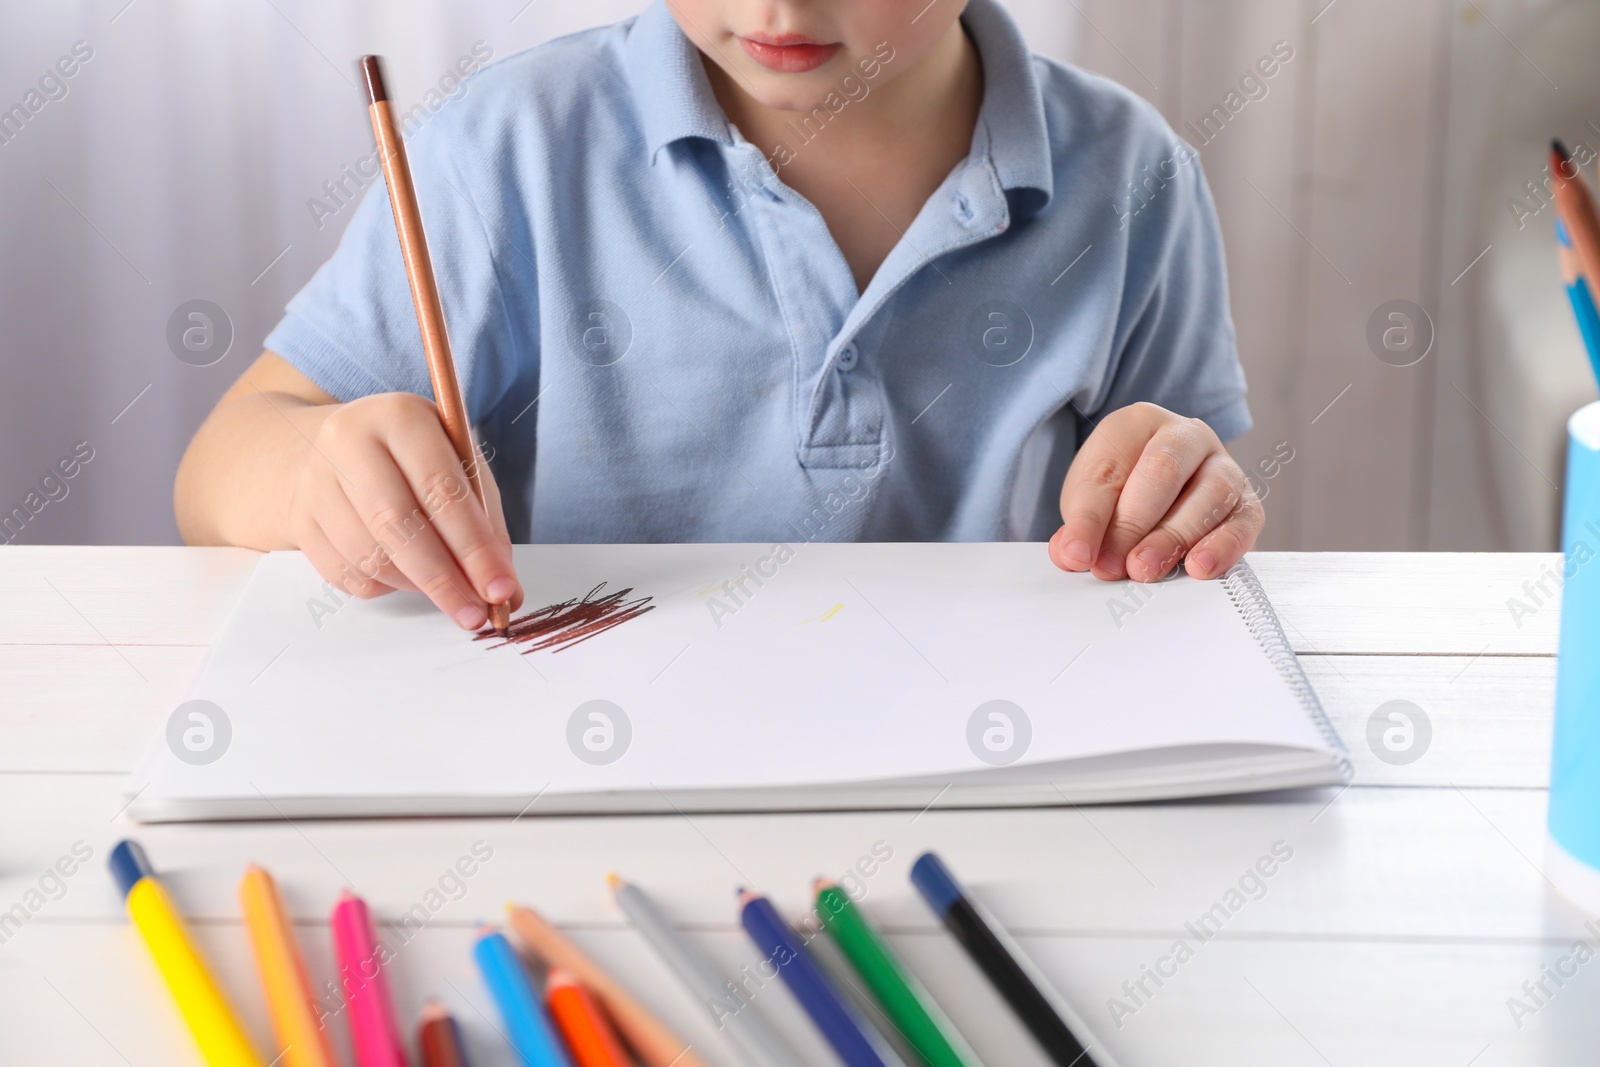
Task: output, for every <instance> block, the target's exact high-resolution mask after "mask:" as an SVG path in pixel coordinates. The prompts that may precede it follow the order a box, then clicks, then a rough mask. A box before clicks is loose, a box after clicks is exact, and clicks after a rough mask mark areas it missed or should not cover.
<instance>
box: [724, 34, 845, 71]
mask: <svg viewBox="0 0 1600 1067" xmlns="http://www.w3.org/2000/svg"><path fill="white" fill-rule="evenodd" d="M739 44H740V45H742V46H743V47H744V50H745V52H746V54H748V55H749V56H750V58H751V59H753V60H755V61H756V62H757V63H760V64H761V65H762V66H763V67H766V68H767V69H768V70H776V71H780V72H782V73H784V74H804V73H805V72H806V71H808V70H816V69H817V68H818V67H820V66H822V65H823V64H824V63H826V62H827V61H828V60H830V59H832V58H833V57H834V56H835V55H836V54H838V51H839V49H840V48H841V47H843V46H842V45H840V44H837V43H835V44H823V43H822V42H820V41H814V40H812V39H811V38H809V37H805V36H802V35H801V34H798V33H785V34H776V35H774V34H751V35H750V36H747V37H740V38H739Z"/></svg>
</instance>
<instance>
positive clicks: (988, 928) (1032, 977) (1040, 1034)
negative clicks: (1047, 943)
mask: <svg viewBox="0 0 1600 1067" xmlns="http://www.w3.org/2000/svg"><path fill="white" fill-rule="evenodd" d="M911 882H912V884H913V885H915V886H916V887H917V891H918V892H920V893H921V894H922V899H923V900H925V901H927V902H928V907H930V908H932V909H933V912H934V914H935V915H937V916H939V918H940V919H941V920H943V922H944V925H945V928H946V929H948V930H949V931H950V932H951V933H952V934H954V935H955V939H956V940H957V941H959V942H961V947H962V948H964V949H966V950H967V955H968V956H970V957H972V962H973V963H976V964H977V965H978V969H979V970H980V971H982V972H983V975H984V977H985V978H987V979H989V984H990V985H992V986H994V987H995V989H996V990H997V991H998V992H999V993H1000V995H1001V996H1002V997H1004V998H1005V1000H1006V1003H1007V1004H1009V1005H1011V1010H1012V1011H1014V1012H1016V1014H1017V1017H1018V1018H1019V1019H1021V1020H1022V1024H1023V1025H1024V1026H1026V1027H1027V1028H1028V1032H1029V1033H1031V1034H1032V1035H1033V1039H1034V1040H1035V1041H1037V1042H1039V1044H1040V1046H1041V1047H1042V1048H1043V1049H1044V1051H1045V1053H1046V1054H1047V1055H1049V1057H1050V1060H1051V1062H1053V1063H1057V1064H1060V1065H1061V1067H1094V1059H1093V1058H1092V1057H1091V1056H1090V1055H1089V1053H1088V1050H1087V1049H1086V1048H1085V1047H1084V1045H1083V1044H1082V1042H1081V1041H1080V1040H1079V1038H1078V1037H1077V1035H1075V1034H1074V1033H1073V1032H1072V1028H1071V1027H1070V1026H1069V1025H1068V1024H1067V1021H1066V1020H1065V1019H1063V1018H1062V1015H1063V1014H1066V1015H1069V1016H1072V1021H1073V1022H1074V1023H1076V1024H1077V1026H1078V1030H1079V1033H1083V1034H1085V1036H1087V1030H1086V1029H1085V1028H1084V1026H1083V1023H1082V1021H1081V1020H1079V1019H1078V1018H1077V1017H1076V1016H1075V1015H1073V1013H1072V1009H1071V1008H1068V1007H1067V1006H1066V1005H1065V1004H1061V1003H1059V998H1057V999H1055V1000H1053V999H1052V997H1051V994H1049V993H1047V992H1046V990H1048V989H1049V988H1050V985H1049V983H1048V982H1047V981H1045V978H1044V976H1043V975H1041V974H1039V972H1038V971H1037V969H1035V968H1034V967H1033V965H1032V964H1031V963H1029V962H1028V960H1027V958H1026V957H1024V956H1023V955H1022V952H1021V950H1020V949H1018V948H1017V946H1016V942H1014V941H1012V940H1011V935H1009V934H1007V933H1006V931H1005V928H1004V927H1002V926H1001V925H1000V924H999V923H998V922H996V921H995V920H994V919H993V918H992V917H991V916H989V915H988V913H987V912H985V911H984V909H983V908H982V907H980V906H979V905H978V904H977V903H976V902H975V901H973V900H970V899H968V897H967V894H966V890H964V889H962V888H961V884H960V883H959V882H957V881H956V879H955V875H953V874H951V873H950V870H949V868H947V867H946V866H945V865H944V863H943V861H941V860H940V859H939V857H938V856H936V855H934V854H933V853H932V852H924V853H923V854H922V855H921V856H920V857H918V858H917V862H916V863H914V864H912V865H911Z"/></svg>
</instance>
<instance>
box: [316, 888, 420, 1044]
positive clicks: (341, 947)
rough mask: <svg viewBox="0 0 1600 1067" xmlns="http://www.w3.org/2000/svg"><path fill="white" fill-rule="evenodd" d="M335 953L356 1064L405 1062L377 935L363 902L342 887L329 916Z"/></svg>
mask: <svg viewBox="0 0 1600 1067" xmlns="http://www.w3.org/2000/svg"><path fill="white" fill-rule="evenodd" d="M328 926H329V927H330V928H331V930H332V932H333V951H334V956H335V957H336V958H337V959H338V961H339V977H340V985H341V986H343V988H344V999H345V1010H346V1011H347V1012H348V1014H349V1016H350V1040H351V1044H352V1045H354V1047H355V1052H356V1063H357V1065H358V1067H406V1053H405V1047H404V1046H403V1045H402V1044H401V1043H400V1028H399V1026H398V1025H396V1023H395V1018H394V1007H393V1005H392V1004H391V1003H390V1001H389V983H388V981H387V980H386V979H385V978H384V976H383V960H382V958H381V955H382V954H381V953H380V951H379V949H378V939H377V937H376V936H374V934H373V931H372V915H371V914H370V913H369V912H368V911H367V903H366V901H364V900H362V899H361V898H360V897H358V896H356V895H355V894H354V893H351V892H349V891H348V890H346V891H345V892H343V893H341V894H339V900H338V902H337V903H335V904H334V906H333V915H332V916H331V917H330V918H329V920H328Z"/></svg>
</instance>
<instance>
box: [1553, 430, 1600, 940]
mask: <svg viewBox="0 0 1600 1067" xmlns="http://www.w3.org/2000/svg"><path fill="white" fill-rule="evenodd" d="M1561 551H1562V552H1563V553H1565V559H1564V562H1563V566H1562V586H1561V658H1560V660H1559V661H1558V663H1557V666H1556V724H1555V743H1554V745H1553V746H1552V752H1551V757H1550V818H1549V828H1550V841H1551V846H1552V847H1551V848H1550V850H1549V863H1548V867H1549V868H1550V869H1549V871H1548V872H1547V873H1548V874H1549V875H1550V880H1551V881H1552V882H1554V883H1555V884H1556V885H1557V886H1559V887H1560V888H1561V891H1562V892H1563V893H1564V894H1566V895H1567V896H1568V897H1570V898H1571V899H1572V900H1573V902H1574V903H1576V904H1578V905H1579V906H1581V907H1583V908H1584V909H1586V910H1587V911H1589V912H1590V913H1594V912H1600V402H1596V403H1593V404H1590V405H1588V406H1587V407H1583V408H1579V409H1578V411H1577V413H1576V414H1574V415H1573V416H1572V418H1571V419H1569V420H1568V421H1567V489H1566V504H1565V507H1564V509H1563V515H1562V521H1561Z"/></svg>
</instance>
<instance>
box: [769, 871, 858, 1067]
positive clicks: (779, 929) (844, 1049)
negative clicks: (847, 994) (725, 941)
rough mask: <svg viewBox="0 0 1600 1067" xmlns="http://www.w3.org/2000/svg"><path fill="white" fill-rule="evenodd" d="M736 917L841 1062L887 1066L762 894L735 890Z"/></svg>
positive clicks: (847, 1066)
mask: <svg viewBox="0 0 1600 1067" xmlns="http://www.w3.org/2000/svg"><path fill="white" fill-rule="evenodd" d="M739 921H740V922H741V923H743V924H744V929H745V933H747V934H749V935H750V940H752V941H754V942H755V944H756V948H758V949H760V950H761V954H762V955H763V956H765V957H766V958H767V959H769V960H771V961H772V963H773V964H774V965H775V966H776V967H777V968H778V973H779V974H781V975H783V981H784V984H785V985H787V986H788V987H789V992H791V993H793V994H794V998H795V999H796V1000H798V1001H799V1002H800V1006H801V1007H802V1008H804V1009H805V1011H806V1014H807V1015H809V1016H810V1017H811V1021H812V1023H814V1024H815V1025H816V1027H817V1029H818V1030H820V1031H821V1032H822V1036H823V1037H824V1038H825V1039H826V1040H827V1042H828V1044H829V1045H831V1046H833V1051H834V1052H836V1053H838V1055H839V1058H840V1059H841V1060H843V1061H844V1063H845V1067H888V1065H887V1064H886V1063H885V1062H884V1059H883V1057H882V1056H880V1055H878V1051H877V1049H875V1048H873V1046H872V1041H871V1040H870V1039H869V1038H868V1037H867V1035H866V1033H865V1031H863V1030H862V1029H861V1026H860V1024H859V1023H857V1022H856V1019H855V1016H854V1015H852V1014H851V1013H850V1009H849V1008H847V1007H845V1004H844V1001H842V1000H840V999H839V994H838V993H837V992H835V991H834V988H833V986H831V985H830V984H829V983H828V979H827V976H826V975H824V974H823V973H822V968H820V967H818V966H817V964H816V961H815V960H813V959H812V958H811V957H810V956H807V955H806V951H805V948H804V947H803V946H802V945H801V944H800V942H798V941H796V940H795V936H794V931H793V930H791V929H790V928H789V924H788V923H786V922H784V921H783V919H782V917H780V916H779V915H778V912H777V909H775V908H774V907H773V906H772V902H771V901H770V900H768V899H767V898H766V897H763V896H758V895H757V894H755V893H752V892H751V891H750V890H748V889H741V890H739Z"/></svg>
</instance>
